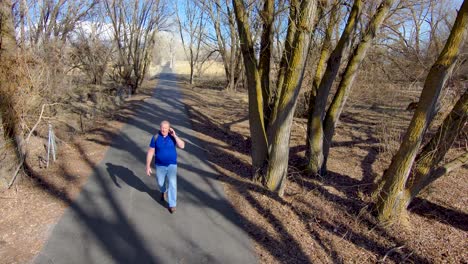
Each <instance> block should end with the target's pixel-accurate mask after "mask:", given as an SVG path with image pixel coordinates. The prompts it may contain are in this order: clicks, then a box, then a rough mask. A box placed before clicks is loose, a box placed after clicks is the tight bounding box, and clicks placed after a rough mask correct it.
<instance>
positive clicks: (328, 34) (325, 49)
mask: <svg viewBox="0 0 468 264" xmlns="http://www.w3.org/2000/svg"><path fill="white" fill-rule="evenodd" d="M339 11H340V9H339V3H338V2H336V3H335V4H334V6H333V7H332V10H331V13H330V19H329V21H328V24H327V28H326V30H325V37H324V39H323V44H322V49H321V50H320V57H319V61H318V63H317V68H316V70H315V75H314V79H313V80H312V89H311V90H310V95H309V107H308V113H312V112H313V111H314V103H315V97H316V96H317V90H318V87H319V85H320V81H321V80H322V77H323V74H324V72H325V67H326V66H327V60H328V58H329V56H330V50H331V45H332V43H331V38H332V35H333V30H334V29H335V25H336V23H338V18H337V16H338V14H339ZM306 144H307V145H308V141H306ZM306 149H309V146H307V147H306Z"/></svg>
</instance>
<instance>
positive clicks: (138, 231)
mask: <svg viewBox="0 0 468 264" xmlns="http://www.w3.org/2000/svg"><path fill="white" fill-rule="evenodd" d="M169 116H170V120H171V121H172V125H173V127H174V128H175V130H176V132H177V133H178V135H179V136H180V137H181V138H183V139H184V140H185V141H186V148H185V149H184V150H178V153H179V168H178V175H179V177H178V201H177V212H176V213H175V214H174V215H171V214H170V213H169V212H168V210H167V209H166V208H165V206H164V205H163V204H162V203H161V202H160V201H159V195H160V194H159V191H157V189H158V188H157V185H156V181H155V178H154V177H151V178H150V177H147V176H146V175H145V171H144V167H145V159H146V150H147V146H148V144H149V140H150V139H151V135H152V133H155V132H156V129H157V128H158V127H159V122H160V121H161V120H163V119H166V118H167V117H169ZM193 135H194V132H193V131H192V129H191V124H190V120H189V118H188V116H187V113H186V110H185V106H184V104H183V103H182V101H181V93H180V91H179V89H178V87H177V81H176V78H175V76H173V75H172V74H170V73H165V74H161V75H160V80H159V83H158V86H157V88H156V89H155V91H154V96H153V97H152V98H150V99H147V100H145V101H144V102H142V103H141V106H140V107H139V108H138V109H137V114H136V116H135V118H132V119H131V120H130V121H129V122H128V124H127V125H126V126H125V127H124V128H123V129H122V131H121V133H120V134H119V135H118V136H117V137H116V138H115V139H114V141H113V143H112V145H111V147H110V148H109V150H108V151H107V153H106V155H105V157H104V159H103V161H102V162H101V163H100V164H99V165H98V166H97V168H96V169H95V170H94V172H93V174H92V175H91V177H90V178H89V180H88V182H87V183H86V185H85V187H84V189H83V191H82V192H81V194H80V196H79V197H78V198H77V200H76V201H75V202H74V203H73V204H72V205H71V206H70V207H69V209H67V210H66V211H65V214H64V215H63V217H62V218H61V219H60V221H59V222H58V223H57V225H56V226H55V227H54V229H53V231H52V232H51V235H50V237H49V239H48V241H47V242H46V244H45V246H44V248H43V249H42V252H41V253H40V254H39V255H38V256H36V258H35V259H34V260H33V263H67V264H71V263H97V264H105V263H138V264H139V263H242V264H246V263H256V262H257V259H256V257H255V256H254V252H253V247H252V243H251V242H250V240H249V238H248V235H247V234H246V233H245V232H244V231H243V230H242V227H241V226H240V225H239V221H238V216H237V215H236V214H235V213H234V211H233V209H232V208H230V207H229V205H228V202H227V201H226V196H225V194H224V192H223V188H222V186H221V184H220V183H219V182H218V181H216V177H217V176H218V175H217V173H216V172H215V171H214V170H213V169H211V168H210V166H209V165H208V164H207V162H206V158H205V154H204V153H203V150H202V148H200V143H199V141H198V140H197V139H196V138H195V137H194V136H193ZM153 171H154V170H153Z"/></svg>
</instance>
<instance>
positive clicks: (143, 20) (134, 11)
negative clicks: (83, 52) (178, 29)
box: [103, 0, 169, 93]
mask: <svg viewBox="0 0 468 264" xmlns="http://www.w3.org/2000/svg"><path fill="white" fill-rule="evenodd" d="M103 3H104V7H105V9H106V11H107V15H108V16H109V19H110V21H111V23H112V27H113V31H114V32H113V33H114V41H115V44H116V46H117V52H118V56H117V63H116V66H115V69H116V71H117V73H118V75H119V76H120V78H121V80H122V82H123V83H124V84H125V85H127V86H128V87H129V88H130V91H131V93H135V92H136V91H137V89H138V87H139V86H140V85H141V83H142V82H143V80H144V78H145V75H146V73H147V70H148V65H149V62H150V59H151V54H152V49H153V47H154V42H155V34H156V32H157V31H158V30H162V29H165V28H166V27H167V18H168V16H169V13H168V10H167V6H166V4H165V2H163V1H160V0H148V1H139V0H137V1H128V0H105V1H103Z"/></svg>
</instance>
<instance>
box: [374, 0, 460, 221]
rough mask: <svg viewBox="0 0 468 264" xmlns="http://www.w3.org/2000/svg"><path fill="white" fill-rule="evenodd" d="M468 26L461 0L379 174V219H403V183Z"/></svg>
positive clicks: (377, 206)
mask: <svg viewBox="0 0 468 264" xmlns="http://www.w3.org/2000/svg"><path fill="white" fill-rule="evenodd" d="M467 28H468V1H466V0H465V1H464V2H463V4H462V7H461V8H460V11H459V12H458V15H457V18H456V20H455V24H454V25H453V28H452V31H451V32H450V36H449V38H448V40H447V43H446V44H445V47H444V49H443V50H442V52H441V54H440V55H439V58H438V59H437V61H436V62H435V63H434V65H433V66H432V67H431V70H430V71H429V74H428V75H427V78H426V81H425V83H424V88H423V91H422V93H421V97H420V100H419V104H418V108H417V109H416V111H415V113H414V115H413V118H412V120H411V123H410V125H409V127H408V129H407V132H406V135H405V137H404V139H403V142H402V144H401V146H400V148H399V150H398V152H397V153H396V154H395V156H394V157H393V159H392V162H391V164H390V166H389V168H388V169H387V170H386V172H385V174H384V176H383V178H382V183H381V186H383V187H382V189H381V190H380V193H379V195H378V196H377V204H376V208H377V211H378V218H379V221H380V222H383V223H386V222H388V223H392V222H395V221H396V220H402V221H405V217H404V216H405V215H406V207H407V204H408V200H409V195H406V194H405V185H406V181H407V179H408V176H409V173H410V170H411V167H412V165H413V162H414V159H415V157H416V153H417V151H418V149H419V147H420V145H421V141H422V139H423V136H424V133H425V132H426V129H427V127H428V125H429V123H430V122H431V119H432V117H433V113H434V109H435V105H436V102H437V101H438V99H439V95H440V92H441V90H442V88H443V86H444V85H445V82H446V81H447V79H448V77H449V76H450V74H451V72H452V69H453V66H454V65H455V61H456V59H457V56H458V54H459V52H460V49H461V45H462V44H463V42H464V40H465V37H466V31H467Z"/></svg>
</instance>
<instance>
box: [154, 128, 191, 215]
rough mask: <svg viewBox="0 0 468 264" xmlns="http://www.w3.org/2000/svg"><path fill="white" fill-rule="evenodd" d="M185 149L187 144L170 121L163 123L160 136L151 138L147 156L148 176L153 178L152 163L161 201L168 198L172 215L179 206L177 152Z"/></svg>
mask: <svg viewBox="0 0 468 264" xmlns="http://www.w3.org/2000/svg"><path fill="white" fill-rule="evenodd" d="M176 147H178V148H181V149H183V148H184V147H185V142H184V141H183V140H182V139H180V138H179V137H178V136H177V134H176V132H175V131H174V129H173V128H171V124H170V123H169V121H167V120H164V121H162V122H161V125H160V129H159V132H158V134H156V135H154V136H153V137H152V138H151V142H150V144H149V148H148V152H147V154H146V175H148V176H150V177H151V173H152V172H153V171H152V170H151V161H152V159H153V156H154V157H155V158H154V162H155V164H156V180H157V182H158V185H159V190H160V191H161V201H164V200H165V199H164V198H165V196H166V197H167V202H168V209H169V212H170V213H171V214H173V213H174V212H175V211H176V206H177V151H176Z"/></svg>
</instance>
